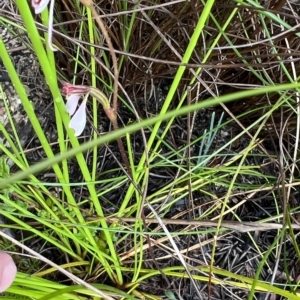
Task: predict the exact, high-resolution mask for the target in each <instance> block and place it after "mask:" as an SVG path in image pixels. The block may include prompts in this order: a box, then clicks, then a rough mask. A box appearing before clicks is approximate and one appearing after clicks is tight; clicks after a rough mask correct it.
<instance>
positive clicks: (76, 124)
mask: <svg viewBox="0 0 300 300" xmlns="http://www.w3.org/2000/svg"><path fill="white" fill-rule="evenodd" d="M62 92H63V94H64V95H65V96H66V99H67V103H66V110H67V112H68V114H69V115H70V116H72V118H71V120H70V123H69V127H70V128H72V129H74V131H75V136H79V135H81V134H82V132H83V130H84V127H85V125H86V102H87V99H88V96H89V92H90V87H88V86H85V85H73V84H70V83H67V82H64V83H63V87H62ZM83 96H84V99H83V100H82V103H81V104H80V106H79V108H78V109H77V107H78V102H79V99H80V98H81V97H83ZM76 109H77V110H76Z"/></svg>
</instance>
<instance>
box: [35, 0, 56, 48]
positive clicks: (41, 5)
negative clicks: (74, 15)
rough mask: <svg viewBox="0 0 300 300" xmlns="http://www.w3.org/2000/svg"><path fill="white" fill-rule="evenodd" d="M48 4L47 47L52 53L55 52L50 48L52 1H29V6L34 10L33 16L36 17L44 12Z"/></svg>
mask: <svg viewBox="0 0 300 300" xmlns="http://www.w3.org/2000/svg"><path fill="white" fill-rule="evenodd" d="M49 2H50V8H49V24H48V45H49V48H50V49H51V50H52V51H56V49H55V48H54V47H53V46H52V34H53V13H54V0H31V6H32V7H33V8H34V12H35V14H36V15H38V14H40V13H41V12H43V11H44V9H45V8H46V7H47V5H48V3H49Z"/></svg>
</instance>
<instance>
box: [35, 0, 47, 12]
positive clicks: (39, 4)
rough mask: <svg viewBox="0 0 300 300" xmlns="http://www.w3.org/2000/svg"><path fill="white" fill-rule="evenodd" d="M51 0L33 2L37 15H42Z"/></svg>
mask: <svg viewBox="0 0 300 300" xmlns="http://www.w3.org/2000/svg"><path fill="white" fill-rule="evenodd" d="M49 2H50V0H32V1H31V6H32V7H33V8H34V12H35V14H36V15H38V14H40V13H41V12H42V11H43V10H44V9H45V8H46V7H47V5H48V3H49Z"/></svg>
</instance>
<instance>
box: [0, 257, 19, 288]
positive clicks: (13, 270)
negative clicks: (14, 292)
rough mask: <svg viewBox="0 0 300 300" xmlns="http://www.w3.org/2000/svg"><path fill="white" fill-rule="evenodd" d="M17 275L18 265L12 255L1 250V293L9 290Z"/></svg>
mask: <svg viewBox="0 0 300 300" xmlns="http://www.w3.org/2000/svg"><path fill="white" fill-rule="evenodd" d="M16 275H17V267H16V265H15V263H14V261H13V259H12V257H11V256H10V255H8V254H7V253H4V252H0V293H2V292H4V291H5V290H7V289H8V288H9V287H10V286H11V284H12V283H13V281H14V279H15V277H16Z"/></svg>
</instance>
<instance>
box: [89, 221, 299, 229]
mask: <svg viewBox="0 0 300 300" xmlns="http://www.w3.org/2000/svg"><path fill="white" fill-rule="evenodd" d="M105 219H106V221H107V222H110V223H119V222H126V223H134V222H136V219H135V218H105ZM87 220H89V221H91V220H93V221H97V220H100V218H87ZM161 220H162V222H163V223H164V224H165V225H185V226H191V225H192V226H197V227H217V225H218V222H216V221H206V220H199V221H197V220H178V219H161ZM145 222H146V223H148V224H150V223H151V224H158V223H159V221H158V220H157V219H152V218H151V219H150V218H146V219H145ZM221 226H222V227H226V228H228V229H232V230H236V231H239V232H250V231H258V230H259V231H266V230H276V229H282V228H283V227H284V226H285V225H283V224H278V223H254V222H235V221H223V222H222V225H221ZM291 227H292V228H293V229H298V230H300V225H298V224H291Z"/></svg>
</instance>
